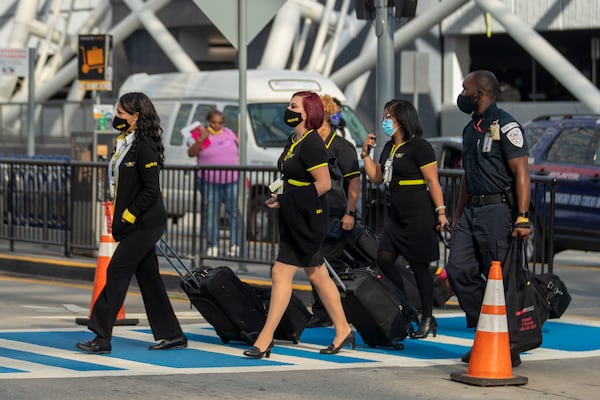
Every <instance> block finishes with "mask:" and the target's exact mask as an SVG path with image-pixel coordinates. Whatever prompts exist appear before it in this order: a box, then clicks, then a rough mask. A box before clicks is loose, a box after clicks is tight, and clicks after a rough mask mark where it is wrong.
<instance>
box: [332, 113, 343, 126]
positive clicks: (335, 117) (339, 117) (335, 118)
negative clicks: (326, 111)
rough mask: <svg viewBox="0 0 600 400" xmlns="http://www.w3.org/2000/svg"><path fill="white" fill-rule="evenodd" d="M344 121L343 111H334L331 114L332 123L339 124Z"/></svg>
mask: <svg viewBox="0 0 600 400" xmlns="http://www.w3.org/2000/svg"><path fill="white" fill-rule="evenodd" d="M340 122H342V113H341V112H340V111H338V112H335V113H333V115H332V116H331V125H333V126H338V125H339V124H340Z"/></svg>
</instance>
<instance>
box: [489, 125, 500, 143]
mask: <svg viewBox="0 0 600 400" xmlns="http://www.w3.org/2000/svg"><path fill="white" fill-rule="evenodd" d="M498 122H499V121H498V120H495V121H494V122H492V124H491V125H490V133H491V134H492V140H500V124H499V123H498Z"/></svg>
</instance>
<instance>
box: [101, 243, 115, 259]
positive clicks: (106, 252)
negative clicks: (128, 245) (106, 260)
mask: <svg viewBox="0 0 600 400" xmlns="http://www.w3.org/2000/svg"><path fill="white" fill-rule="evenodd" d="M116 247H117V246H116V243H100V247H99V248H98V257H112V255H113V253H114V252H115V248H116Z"/></svg>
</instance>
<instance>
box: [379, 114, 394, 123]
mask: <svg viewBox="0 0 600 400" xmlns="http://www.w3.org/2000/svg"><path fill="white" fill-rule="evenodd" d="M392 117H393V115H392V114H390V113H385V114H383V115H382V116H381V120H382V121H383V120H384V119H391V118H392Z"/></svg>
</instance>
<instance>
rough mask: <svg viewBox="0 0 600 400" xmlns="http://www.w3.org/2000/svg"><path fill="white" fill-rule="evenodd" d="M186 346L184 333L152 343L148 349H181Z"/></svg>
mask: <svg viewBox="0 0 600 400" xmlns="http://www.w3.org/2000/svg"><path fill="white" fill-rule="evenodd" d="M184 347H187V337H185V335H181V336H178V337H176V338H172V339H163V340H161V341H160V343H157V344H154V345H152V346H150V347H148V349H150V350H168V349H182V348H184Z"/></svg>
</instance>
